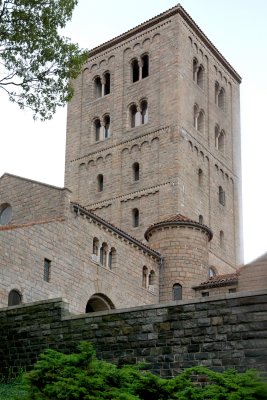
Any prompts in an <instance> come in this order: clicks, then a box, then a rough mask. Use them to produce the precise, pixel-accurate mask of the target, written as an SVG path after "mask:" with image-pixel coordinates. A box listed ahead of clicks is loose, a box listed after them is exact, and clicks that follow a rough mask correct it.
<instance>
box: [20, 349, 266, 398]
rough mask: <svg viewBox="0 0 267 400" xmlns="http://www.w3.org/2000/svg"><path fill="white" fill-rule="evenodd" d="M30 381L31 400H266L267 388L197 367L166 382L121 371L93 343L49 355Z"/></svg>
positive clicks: (247, 376)
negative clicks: (102, 357) (98, 353)
mask: <svg viewBox="0 0 267 400" xmlns="http://www.w3.org/2000/svg"><path fill="white" fill-rule="evenodd" d="M198 380H200V381H201V382H202V383H201V384H199V383H198ZM25 382H26V383H25V385H26V389H27V392H28V393H29V394H28V397H27V400H60V399H64V400H74V399H79V400H101V399H105V400H142V399H144V400H175V399H177V400H266V399H267V384H266V383H264V382H263V381H262V380H261V379H260V378H259V376H258V375H257V373H256V372H255V371H251V370H249V371H247V372H246V373H243V374H240V373H237V372H236V371H235V370H228V371H226V372H224V373H218V372H214V371H211V370H209V369H207V368H204V367H194V368H189V369H187V370H185V371H183V372H182V373H181V374H179V375H178V376H177V377H175V378H173V379H163V378H160V377H159V376H157V375H153V374H152V373H150V372H147V371H144V370H142V367H140V366H139V367H138V366H124V367H122V368H118V367H117V366H115V365H113V364H110V363H107V362H105V361H100V360H97V359H96V357H95V352H94V350H93V347H92V345H91V344H90V343H81V344H80V345H79V352H78V353H77V354H62V353H59V352H57V351H54V350H47V351H46V352H45V353H44V354H42V355H41V356H40V359H39V361H38V362H37V363H36V365H35V367H34V368H33V370H32V371H31V372H29V373H28V374H26V375H25Z"/></svg>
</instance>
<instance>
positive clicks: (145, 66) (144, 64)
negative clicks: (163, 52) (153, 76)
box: [141, 54, 149, 79]
mask: <svg viewBox="0 0 267 400" xmlns="http://www.w3.org/2000/svg"><path fill="white" fill-rule="evenodd" d="M141 62H142V79H143V78H146V77H147V76H148V75H149V57H148V54H144V55H143V56H142V57H141Z"/></svg>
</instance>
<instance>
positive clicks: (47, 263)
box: [44, 258, 51, 282]
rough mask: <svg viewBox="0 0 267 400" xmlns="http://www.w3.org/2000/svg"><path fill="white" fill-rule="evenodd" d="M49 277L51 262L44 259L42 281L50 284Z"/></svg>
mask: <svg viewBox="0 0 267 400" xmlns="http://www.w3.org/2000/svg"><path fill="white" fill-rule="evenodd" d="M50 277H51V261H50V260H48V259H47V258H45V259H44V281H45V282H50Z"/></svg>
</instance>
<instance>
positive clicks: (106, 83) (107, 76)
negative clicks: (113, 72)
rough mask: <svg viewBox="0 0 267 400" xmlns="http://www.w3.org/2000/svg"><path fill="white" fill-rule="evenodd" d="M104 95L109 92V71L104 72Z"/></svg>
mask: <svg viewBox="0 0 267 400" xmlns="http://www.w3.org/2000/svg"><path fill="white" fill-rule="evenodd" d="M104 82H105V83H104V96H106V95H107V94H109V93H110V73H109V72H106V73H105V75H104Z"/></svg>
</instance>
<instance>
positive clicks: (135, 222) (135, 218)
mask: <svg viewBox="0 0 267 400" xmlns="http://www.w3.org/2000/svg"><path fill="white" fill-rule="evenodd" d="M132 214H133V226H134V227H135V228H136V227H137V226H139V210H138V208H134V209H133V211H132Z"/></svg>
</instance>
